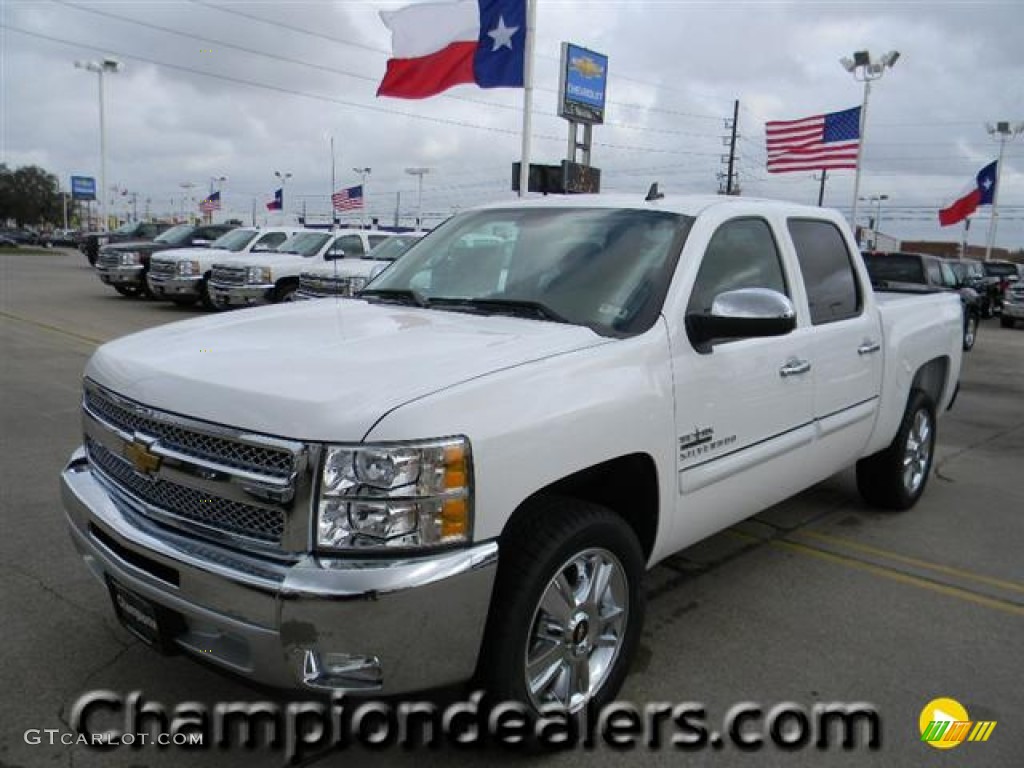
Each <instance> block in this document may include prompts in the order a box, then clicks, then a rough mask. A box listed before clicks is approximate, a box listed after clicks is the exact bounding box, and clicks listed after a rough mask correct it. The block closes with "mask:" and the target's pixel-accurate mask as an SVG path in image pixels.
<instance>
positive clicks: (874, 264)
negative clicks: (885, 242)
mask: <svg viewBox="0 0 1024 768" xmlns="http://www.w3.org/2000/svg"><path fill="white" fill-rule="evenodd" d="M864 264H865V265H866V266H867V268H868V274H869V275H870V276H871V280H872V282H875V283H924V267H923V266H922V264H921V259H920V258H918V257H917V256H900V255H898V254H885V255H873V254H864Z"/></svg>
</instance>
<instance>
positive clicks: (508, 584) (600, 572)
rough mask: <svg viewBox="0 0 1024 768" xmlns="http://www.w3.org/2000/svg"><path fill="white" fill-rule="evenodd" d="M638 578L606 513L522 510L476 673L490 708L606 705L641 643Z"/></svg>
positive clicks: (631, 537)
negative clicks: (515, 703)
mask: <svg viewBox="0 0 1024 768" xmlns="http://www.w3.org/2000/svg"><path fill="white" fill-rule="evenodd" d="M644 570H645V563H644V556H643V551H642V550H641V548H640V543H639V541H638V540H637V537H636V534H635V533H634V532H633V529H632V528H630V527H629V525H628V524H627V523H626V522H625V521H624V520H623V519H622V518H621V517H620V516H619V515H617V514H615V513H614V512H612V511H611V510H609V509H606V508H605V507H602V506H599V505H597V504H591V503H589V502H585V501H580V500H578V499H572V498H564V497H556V496H550V497H540V498H538V499H536V500H534V501H531V502H528V506H527V508H525V509H523V510H521V511H520V512H519V513H517V517H516V518H515V519H514V520H513V521H512V522H511V523H510V525H509V528H508V529H507V530H506V531H505V533H503V534H502V539H501V556H500V559H499V566H498V574H497V580H496V582H495V587H494V595H493V597H492V600H491V608H490V613H489V615H488V623H487V632H486V636H485V640H484V644H483V650H482V653H481V660H480V666H479V669H478V677H479V678H480V680H481V682H482V683H483V685H484V687H485V688H486V689H487V691H488V693H489V694H490V695H491V696H492V701H494V702H500V701H509V700H511V701H518V702H522V703H523V704H525V705H527V706H528V707H529V708H530V709H532V710H533V711H534V712H537V711H539V710H540V709H541V707H543V706H545V705H554V706H556V707H564V708H566V709H568V711H569V712H571V713H579V712H582V711H583V710H584V708H599V707H601V706H604V705H605V704H607V703H609V702H610V701H612V700H613V699H614V697H615V695H616V693H617V692H618V690H619V688H620V687H621V686H622V682H623V680H624V679H625V677H626V674H627V673H628V671H629V665H630V661H631V659H632V657H633V654H634V652H635V650H636V647H637V644H638V643H639V640H640V632H641V629H642V626H643V617H644V602H645V594H644V588H643V578H644Z"/></svg>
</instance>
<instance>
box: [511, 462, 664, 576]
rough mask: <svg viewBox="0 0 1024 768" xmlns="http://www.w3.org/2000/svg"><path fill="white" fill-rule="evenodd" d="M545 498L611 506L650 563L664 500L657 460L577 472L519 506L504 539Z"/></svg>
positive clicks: (603, 465)
mask: <svg viewBox="0 0 1024 768" xmlns="http://www.w3.org/2000/svg"><path fill="white" fill-rule="evenodd" d="M542 496H562V497H569V498H575V499H580V500H583V501H588V502H591V503H593V504H599V505H601V506H603V507H607V508H608V509H610V510H611V511H613V512H614V513H616V514H617V515H619V517H621V518H622V519H623V520H624V521H625V522H626V524H627V525H629V527H630V528H631V529H632V530H633V532H634V533H635V534H636V537H637V541H638V542H639V543H640V548H641V550H642V551H643V554H644V559H645V560H649V559H650V557H651V553H652V552H653V551H654V544H655V541H656V540H657V536H658V522H659V516H660V499H659V491H658V471H657V465H656V463H655V461H654V458H653V457H652V456H650V455H649V454H646V453H630V454H626V455H623V456H618V457H616V458H614V459H609V460H608V461H603V462H601V463H599V464H595V465H592V466H590V467H586V468H584V469H580V470H577V471H576V472H573V473H572V474H570V475H566V476H565V477H562V478H560V479H558V480H555V481H554V482H551V483H549V484H548V485H546V486H544V487H543V488H540V489H538V490H536V491H535V492H533V493H532V494H530V495H529V496H528V497H526V498H525V499H523V501H522V502H521V503H520V504H519V505H518V506H517V507H516V510H515V511H514V512H513V513H512V515H511V516H510V517H509V519H508V520H507V521H506V523H505V526H504V528H503V529H502V534H501V538H505V537H506V534H507V532H508V531H510V530H514V528H515V527H516V526H517V525H518V524H519V523H521V522H522V520H523V518H524V516H525V515H526V514H527V512H528V511H529V509H530V506H531V505H530V502H531V501H534V500H535V499H537V498H539V497H542Z"/></svg>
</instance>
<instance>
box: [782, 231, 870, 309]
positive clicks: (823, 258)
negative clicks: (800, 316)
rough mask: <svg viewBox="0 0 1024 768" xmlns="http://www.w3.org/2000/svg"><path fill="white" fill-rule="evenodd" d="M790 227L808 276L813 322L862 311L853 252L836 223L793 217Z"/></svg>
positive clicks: (801, 267) (802, 267) (802, 270)
mask: <svg viewBox="0 0 1024 768" xmlns="http://www.w3.org/2000/svg"><path fill="white" fill-rule="evenodd" d="M788 226H789V234H790V236H791V237H792V238H793V245H795V246H796V255H797V259H798V260H799V262H800V271H801V272H803V275H804V286H806V288H807V301H808V303H809V304H810V308H811V322H812V323H814V324H815V325H821V324H822V323H832V322H835V321H836V320H845V319H847V318H850V317H856V316H857V315H858V314H860V308H861V297H860V290H859V288H858V286H857V278H856V275H854V272H853V263H852V262H851V261H850V251H849V249H848V248H847V247H846V240H845V239H844V238H843V235H842V233H841V232H840V231H839V229H838V228H837V227H836V226H835V224H833V223H832V222H829V221H816V220H812V219H790V220H789V222H788Z"/></svg>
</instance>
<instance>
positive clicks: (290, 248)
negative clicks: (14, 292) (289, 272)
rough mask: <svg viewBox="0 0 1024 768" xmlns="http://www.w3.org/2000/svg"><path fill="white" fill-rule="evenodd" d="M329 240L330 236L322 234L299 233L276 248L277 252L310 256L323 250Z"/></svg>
mask: <svg viewBox="0 0 1024 768" xmlns="http://www.w3.org/2000/svg"><path fill="white" fill-rule="evenodd" d="M330 239H331V236H330V234H328V233H324V232H299V233H298V234H295V235H292V236H291V237H289V238H288V239H287V240H285V241H284V242H283V243H281V244H280V245H279V246H277V252H278V253H297V254H299V255H300V256H312V255H314V254H315V253H317V251H319V250H320V249H321V248H323V247H324V244H326V243H327V241H328V240H330ZM271 253H272V251H271Z"/></svg>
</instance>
